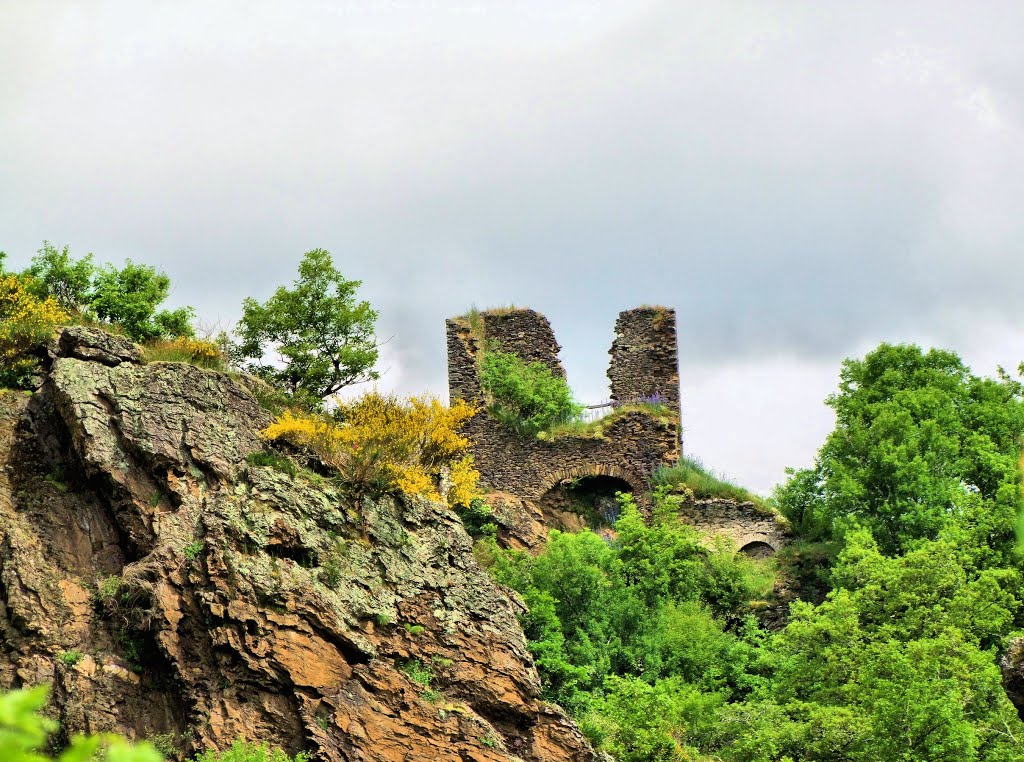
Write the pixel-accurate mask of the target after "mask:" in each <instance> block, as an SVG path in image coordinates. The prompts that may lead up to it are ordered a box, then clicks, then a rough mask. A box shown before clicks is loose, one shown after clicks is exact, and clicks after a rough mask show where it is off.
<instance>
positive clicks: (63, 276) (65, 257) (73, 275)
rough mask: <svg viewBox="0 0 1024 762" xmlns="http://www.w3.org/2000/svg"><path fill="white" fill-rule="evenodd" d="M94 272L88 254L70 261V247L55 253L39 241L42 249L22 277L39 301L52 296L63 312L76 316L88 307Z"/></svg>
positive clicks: (90, 255)
mask: <svg viewBox="0 0 1024 762" xmlns="http://www.w3.org/2000/svg"><path fill="white" fill-rule="evenodd" d="M95 272H96V265H95V264H93V261H92V254H87V255H86V256H85V257H83V258H82V259H74V258H73V257H72V256H71V249H70V247H68V246H65V247H64V248H63V249H58V248H57V247H56V246H54V245H53V244H51V243H50V242H49V241H43V247H42V248H41V249H39V251H38V253H37V254H36V255H35V256H34V257H33V258H32V262H31V264H30V265H29V266H28V269H26V270H25V272H24V273H23V275H27V276H29V280H28V281H27V282H28V283H29V286H30V289H31V290H32V292H33V293H34V294H35V296H37V297H38V298H39V299H45V298H46V297H48V296H52V297H53V298H54V299H56V300H57V303H58V304H60V306H61V307H63V308H64V309H65V310H67V311H68V312H71V313H76V312H81V311H82V310H83V309H85V308H87V307H88V305H89V302H90V300H91V299H90V289H91V287H92V279H93V275H94V274H95Z"/></svg>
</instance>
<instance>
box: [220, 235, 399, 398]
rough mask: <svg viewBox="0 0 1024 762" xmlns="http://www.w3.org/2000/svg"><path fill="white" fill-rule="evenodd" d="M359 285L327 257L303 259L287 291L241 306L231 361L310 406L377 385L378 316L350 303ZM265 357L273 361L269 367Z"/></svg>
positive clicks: (317, 253) (320, 252)
mask: <svg viewBox="0 0 1024 762" xmlns="http://www.w3.org/2000/svg"><path fill="white" fill-rule="evenodd" d="M360 285H362V283H361V282H360V281H356V280H346V279H345V278H344V276H342V274H341V273H340V272H339V271H338V270H337V268H335V266H334V263H333V262H332V260H331V255H330V252H328V251H326V250H324V249H314V250H313V251H308V252H306V254H305V255H304V256H303V258H302V262H301V263H300V264H299V277H298V279H297V280H296V281H295V283H294V286H293V288H286V287H284V286H281V287H280V288H278V289H277V291H275V292H274V295H273V296H271V297H270V299H268V300H267V301H266V302H263V303H260V302H257V301H256V300H255V299H251V298H250V299H246V300H245V302H244V303H243V305H242V319H241V321H240V322H239V323H238V327H237V329H236V332H237V333H238V336H239V338H240V342H239V344H238V345H237V347H236V354H237V356H238V357H239V358H240V359H242V360H248V361H249V362H248V366H247V367H248V369H249V370H250V371H251V372H253V373H255V374H256V375H258V376H260V377H261V378H263V379H264V380H266V381H268V382H270V383H272V384H274V385H276V386H278V387H280V388H282V389H284V390H285V391H287V392H288V393H289V394H290V395H292V397H293V398H294V399H296V400H297V401H300V402H304V403H307V404H312V405H316V404H318V403H319V402H320V401H321V400H323V399H325V398H327V397H330V396H331V395H332V394H335V393H337V392H338V391H340V390H341V389H343V388H344V387H346V386H349V385H351V384H356V383H361V382H364V381H371V380H375V379H377V378H379V374H378V373H377V372H376V371H375V370H373V366H374V365H375V364H376V362H377V356H378V350H377V343H376V338H375V336H374V325H375V324H376V321H377V317H378V314H377V312H376V311H375V310H373V309H372V308H371V307H370V304H369V303H368V302H365V301H356V289H357V288H359V286H360ZM270 352H273V353H276V355H277V362H275V363H268V362H267V355H268V353H270Z"/></svg>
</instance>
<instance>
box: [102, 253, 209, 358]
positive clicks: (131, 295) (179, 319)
mask: <svg viewBox="0 0 1024 762" xmlns="http://www.w3.org/2000/svg"><path fill="white" fill-rule="evenodd" d="M170 292H171V279H170V278H168V277H167V275H166V273H163V272H160V271H158V270H157V269H156V268H155V267H152V266H150V265H142V264H137V263H135V262H132V261H131V260H130V259H129V260H126V261H125V263H124V267H121V268H117V267H114V266H112V265H106V266H104V267H102V268H100V269H99V270H98V271H97V273H96V277H95V278H94V279H93V290H92V295H91V298H90V300H89V306H90V307H91V308H92V309H93V310H95V311H96V316H97V317H98V318H99V319H100V320H104V321H106V322H108V323H112V324H115V325H119V326H121V328H122V329H123V330H124V332H125V334H126V335H127V336H128V337H129V338H131V339H133V340H135V341H151V340H153V339H161V338H171V337H176V336H191V335H192V334H193V330H192V318H193V313H192V309H191V308H190V307H182V308H180V309H177V310H157V306H158V305H159V304H160V303H162V302H163V301H164V299H166V298H167V296H168V295H169V294H170Z"/></svg>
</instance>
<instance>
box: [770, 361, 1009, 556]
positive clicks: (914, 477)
mask: <svg viewBox="0 0 1024 762" xmlns="http://www.w3.org/2000/svg"><path fill="white" fill-rule="evenodd" d="M1022 391H1024V390H1022V386H1021V384H1020V383H1019V382H1017V381H1015V380H1012V379H1010V378H1009V377H1008V376H1006V375H1005V374H1001V375H1000V377H999V378H996V379H989V378H979V377H977V376H974V375H972V374H971V373H970V371H969V370H968V369H967V367H966V366H965V365H964V364H963V362H962V361H961V360H960V358H959V357H958V356H957V355H956V354H954V353H952V352H947V351H943V350H938V349H931V350H929V351H927V352H924V351H922V350H921V348H920V347H917V346H913V345H892V344H882V345H881V346H879V347H878V348H877V349H875V350H874V351H873V352H870V353H869V354H868V355H866V356H865V357H864V358H863V359H862V360H853V359H850V360H846V361H845V362H844V363H843V367H842V371H841V374H840V387H839V391H838V393H836V394H834V395H833V396H831V397H830V398H829V400H828V404H829V405H830V406H831V407H832V409H833V410H835V413H836V428H835V430H834V431H833V432H832V433H831V434H830V435H829V437H828V439H827V440H826V441H825V444H824V446H823V447H822V449H821V451H820V453H819V456H818V460H817V463H816V465H815V467H814V468H813V469H810V470H804V471H799V472H796V473H794V474H793V476H792V478H791V479H790V481H789V482H788V484H787V485H785V486H784V487H783V488H781V489H780V490H779V492H778V493H777V494H776V497H777V499H778V502H779V505H780V508H781V509H782V510H783V512H785V513H786V514H787V516H788V517H789V518H790V519H791V520H793V521H794V523H795V524H796V525H797V526H799V527H800V528H801V529H803V530H804V531H805V532H809V533H811V534H814V533H817V534H819V535H824V536H833V537H841V536H842V535H843V533H845V532H846V531H847V530H848V528H849V527H851V526H853V525H855V524H858V523H859V524H862V525H864V526H867V527H868V528H869V529H870V530H871V532H872V534H873V535H874V536H875V538H876V539H877V540H878V543H879V545H880V547H881V548H882V550H883V551H884V552H886V553H898V552H900V551H902V550H903V549H905V548H907V547H909V545H910V544H912V543H913V541H914V540H917V539H921V538H929V539H934V538H936V537H938V535H939V533H940V532H941V531H942V530H943V529H945V528H947V527H949V526H950V525H951V524H960V525H961V526H968V525H970V526H973V527H974V528H975V530H976V531H975V535H976V536H977V537H978V538H979V539H983V544H984V545H985V546H986V547H987V548H989V549H990V551H991V552H994V553H995V554H997V555H1005V554H1006V553H1009V552H1010V551H1011V550H1012V547H1013V545H1014V542H1015V524H1016V520H1017V516H1018V514H1019V513H1020V512H1021V508H1022V502H1021V493H1020V489H1019V487H1020V467H1019V460H1020V438H1021V435H1022V433H1024V403H1022Z"/></svg>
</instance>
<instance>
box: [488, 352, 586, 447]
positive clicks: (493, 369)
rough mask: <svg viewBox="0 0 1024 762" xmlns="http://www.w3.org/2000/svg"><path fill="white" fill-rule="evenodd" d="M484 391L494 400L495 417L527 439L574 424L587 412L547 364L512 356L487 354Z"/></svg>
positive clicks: (491, 400) (496, 353)
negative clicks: (573, 420)
mask: <svg viewBox="0 0 1024 762" xmlns="http://www.w3.org/2000/svg"><path fill="white" fill-rule="evenodd" d="M480 387H481V389H482V390H483V392H484V394H485V395H487V396H488V397H489V398H490V405H489V408H490V411H491V414H492V415H494V417H495V418H497V419H498V420H499V421H501V422H502V423H503V424H505V425H506V426H508V427H509V428H511V429H513V430H514V431H516V432H518V433H519V434H522V435H524V436H527V435H529V436H532V435H534V434H536V433H537V432H539V431H543V430H544V429H546V428H549V427H550V426H553V425H555V424H557V423H565V422H567V421H570V420H572V419H574V418H576V417H577V416H578V415H579V414H580V413H581V412H582V411H583V407H582V405H580V404H579V403H577V402H576V401H575V400H574V399H573V396H572V390H571V389H570V388H569V385H568V384H567V383H566V381H565V379H564V378H562V377H561V376H557V375H555V374H554V373H553V372H552V371H551V369H550V368H549V367H547V366H546V365H544V363H541V362H531V363H527V362H525V361H524V360H522V359H521V358H519V357H518V356H517V355H514V354H512V353H511V352H502V351H500V350H498V349H488V350H486V351H485V352H484V355H483V359H482V361H481V363H480Z"/></svg>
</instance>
